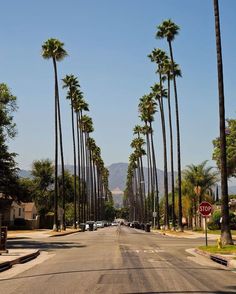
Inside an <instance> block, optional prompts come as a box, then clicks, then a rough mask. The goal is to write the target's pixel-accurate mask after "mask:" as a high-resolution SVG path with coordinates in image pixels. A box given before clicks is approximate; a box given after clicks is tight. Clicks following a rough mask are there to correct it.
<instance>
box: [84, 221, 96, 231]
mask: <svg viewBox="0 0 236 294" xmlns="http://www.w3.org/2000/svg"><path fill="white" fill-rule="evenodd" d="M85 230H86V231H96V230H97V224H96V222H95V221H87V222H86V224H85Z"/></svg>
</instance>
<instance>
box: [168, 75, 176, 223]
mask: <svg viewBox="0 0 236 294" xmlns="http://www.w3.org/2000/svg"><path fill="white" fill-rule="evenodd" d="M167 89H168V95H167V100H168V114H169V130H170V170H171V199H172V227H173V228H175V222H176V220H175V182H174V160H173V131H172V115H171V104H170V77H169V75H168V88H167Z"/></svg>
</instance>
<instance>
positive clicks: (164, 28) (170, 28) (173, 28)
mask: <svg viewBox="0 0 236 294" xmlns="http://www.w3.org/2000/svg"><path fill="white" fill-rule="evenodd" d="M157 29H158V31H157V33H156V37H157V38H158V39H163V38H167V41H168V42H171V41H173V40H174V38H175V36H176V35H178V33H179V29H180V28H179V26H178V25H177V24H175V23H174V22H172V20H171V19H168V20H164V21H163V23H162V24H160V25H159V26H157Z"/></svg>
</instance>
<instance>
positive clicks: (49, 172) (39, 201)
mask: <svg viewBox="0 0 236 294" xmlns="http://www.w3.org/2000/svg"><path fill="white" fill-rule="evenodd" d="M53 172H54V167H53V164H52V162H51V161H50V160H49V159H42V160H35V161H34V162H33V164H32V172H31V173H32V176H33V185H34V186H33V187H34V188H33V191H32V192H33V198H34V201H35V203H36V206H37V208H38V210H39V211H41V212H43V213H46V212H48V211H50V210H51V205H52V193H53V189H52V185H53V183H54V177H53Z"/></svg>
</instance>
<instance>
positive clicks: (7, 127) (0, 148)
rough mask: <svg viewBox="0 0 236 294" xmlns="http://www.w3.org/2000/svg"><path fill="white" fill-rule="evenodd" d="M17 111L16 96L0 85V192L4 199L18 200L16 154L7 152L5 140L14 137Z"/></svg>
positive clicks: (2, 84) (5, 86)
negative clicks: (15, 113) (9, 197)
mask: <svg viewBox="0 0 236 294" xmlns="http://www.w3.org/2000/svg"><path fill="white" fill-rule="evenodd" d="M16 110H17V104H16V96H14V95H12V93H11V91H10V89H9V87H8V86H7V85H6V84H4V83H1V84H0V192H1V193H3V194H4V196H5V197H8V196H11V197H12V198H14V199H17V198H19V197H20V196H22V195H20V193H19V191H20V189H19V181H18V175H17V172H18V168H17V164H16V162H15V157H16V153H11V152H9V150H8V146H7V140H8V139H13V138H14V137H15V135H16V125H15V123H14V121H13V112H15V111H16Z"/></svg>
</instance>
